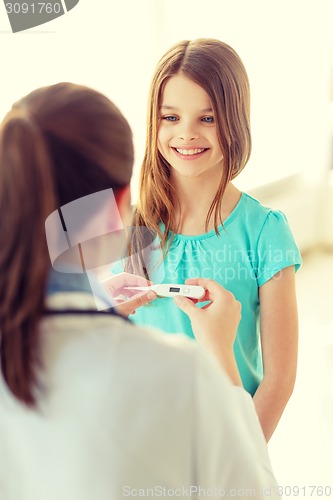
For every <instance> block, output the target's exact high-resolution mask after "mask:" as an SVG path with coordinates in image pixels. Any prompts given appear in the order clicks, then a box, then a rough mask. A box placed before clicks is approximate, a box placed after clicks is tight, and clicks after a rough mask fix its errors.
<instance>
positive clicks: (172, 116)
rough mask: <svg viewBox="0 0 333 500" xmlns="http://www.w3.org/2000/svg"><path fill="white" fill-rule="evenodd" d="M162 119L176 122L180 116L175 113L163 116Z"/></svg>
mask: <svg viewBox="0 0 333 500" xmlns="http://www.w3.org/2000/svg"><path fill="white" fill-rule="evenodd" d="M162 120H166V121H167V122H176V121H177V120H178V118H177V116H174V115H167V116H162Z"/></svg>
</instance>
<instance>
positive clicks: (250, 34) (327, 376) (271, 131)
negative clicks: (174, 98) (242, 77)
mask: <svg viewBox="0 0 333 500" xmlns="http://www.w3.org/2000/svg"><path fill="white" fill-rule="evenodd" d="M199 37H213V38H219V39H221V40H223V41H224V42H226V43H228V44H229V45H231V46H232V47H233V48H234V49H235V50H236V51H237V52H238V54H239V55H240V57H241V59H242V60H243V62H244V64H245V67H246V69H247V71H248V75H249V79H250V84H251V95H252V101H251V102H252V111H251V117H252V136H253V153H252V156H251V160H250V162H249V163H248V165H247V167H246V168H245V170H244V172H243V173H242V174H241V175H240V176H239V178H237V180H236V181H235V184H236V185H237V187H239V188H240V189H242V190H244V191H247V192H249V193H250V194H251V195H253V196H254V197H256V198H258V199H259V200H260V201H261V202H262V203H263V204H264V205H267V206H270V207H272V208H278V209H280V210H283V211H284V212H285V213H286V215H287V217H288V220H289V222H290V225H291V227H292V230H293V232H294V235H295V238H296V241H297V243H298V245H299V248H300V250H301V252H302V255H303V259H304V265H303V267H302V268H301V270H300V271H299V273H298V275H297V287H298V301H299V314H300V354H299V372H298V380H297V383H296V388H295V392H294V395H293V397H292V399H291V401H290V402H289V404H288V407H287V409H286V411H285V413H284V415H283V417H282V420H281V423H280V425H279V427H278V429H277V431H276V432H275V434H274V436H273V438H272V440H271V442H270V444H269V449H270V453H271V458H272V463H273V467H274V470H275V473H276V476H277V478H278V482H279V484H281V485H282V486H283V487H286V488H287V489H286V490H285V491H284V492H285V495H286V496H290V495H288V491H289V490H288V487H297V486H298V487H299V488H302V487H308V486H324V487H325V486H326V485H330V486H331V488H332V490H331V493H330V495H332V496H333V465H331V464H333V457H332V451H331V449H333V433H332V431H331V427H332V428H333V423H331V422H333V418H332V417H333V415H332V412H333V401H332V399H333V398H332V395H333V389H332V388H331V380H332V379H333V368H332V367H333V351H332V347H331V346H332V345H333V316H332V306H331V301H332V297H333V293H332V291H333V287H332V282H333V2H332V1H331V0H318V1H317V2H313V0H288V1H287V0H280V1H279V2H276V1H275V2H273V1H272V0H228V1H226V0H206V1H205V2H202V0H182V1H181V2H180V1H179V0H177V1H176V0H140V2H138V1H136V0H128V1H127V2H110V1H109V0H94V1H93V2H92V1H89V0H80V2H79V4H78V5H77V7H75V9H73V10H72V11H70V12H69V13H68V14H66V15H64V16H62V17H60V18H58V19H56V20H54V21H52V22H50V23H48V24H46V25H43V26H40V27H38V28H35V29H33V30H29V31H26V32H21V33H16V34H12V33H11V31H10V25H9V21H8V19H7V17H6V12H5V9H4V7H1V6H0V54H1V80H0V81H1V93H0V116H1V118H2V117H3V116H4V114H5V113H6V111H7V110H8V108H9V106H10V104H11V103H12V102H13V101H15V100H16V99H17V98H20V97H21V96H22V95H24V94H25V93H27V92H29V91H30V90H32V89H34V88H36V87H39V86H42V85H48V84H53V83H56V82H59V81H72V82H75V83H82V84H85V85H89V86H92V87H94V88H96V89H97V90H100V91H102V92H104V93H105V94H106V95H108V96H109V97H110V98H111V99H112V100H113V101H114V102H115V103H116V104H117V105H118V106H119V107H120V109H121V110H122V111H123V113H124V114H125V116H126V117H127V119H128V120H129V123H130V125H131V127H132V130H133V135H134V142H135V150H136V161H135V174H134V178H133V183H132V196H133V203H135V201H136V199H137V181H138V171H139V168H140V162H141V159H142V155H143V149H144V143H145V126H146V105H147V94H148V87H149V83H150V79H151V76H152V73H153V70H154V67H155V65H156V63H157V61H158V59H159V58H160V57H161V55H162V54H163V53H164V52H165V51H166V50H167V49H168V48H169V47H170V46H171V45H172V44H174V43H175V42H177V41H179V40H182V39H194V38H199ZM330 412H331V413H330ZM295 491H297V490H294V495H293V496H300V497H302V496H303V498H304V497H305V498H307V497H308V498H310V490H309V491H308V490H299V493H298V494H297V495H295ZM318 491H319V493H318ZM320 491H321V490H314V491H313V492H312V495H311V498H316V497H318V498H319V497H322V496H329V495H328V494H327V493H328V492H329V490H326V494H323V495H321V493H320ZM307 495H308V496H307Z"/></svg>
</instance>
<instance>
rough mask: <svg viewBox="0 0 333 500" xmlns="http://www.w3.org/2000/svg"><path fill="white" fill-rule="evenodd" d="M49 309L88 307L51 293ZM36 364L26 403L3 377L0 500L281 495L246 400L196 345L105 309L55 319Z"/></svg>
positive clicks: (83, 298) (85, 301)
mask: <svg viewBox="0 0 333 500" xmlns="http://www.w3.org/2000/svg"><path fill="white" fill-rule="evenodd" d="M49 306H50V307H52V308H62V307H66V308H68V307H75V308H82V309H85V308H91V307H94V302H93V299H91V297H90V296H89V295H88V294H84V293H58V294H55V295H54V296H52V297H51V298H50V300H49ZM148 307H149V306H148ZM41 360H42V368H41V371H40V376H39V379H40V381H41V383H42V388H43V389H42V393H40V394H39V396H38V398H39V403H38V407H37V408H36V409H35V410H29V409H27V408H26V407H25V406H24V405H22V404H20V403H19V402H17V401H16V400H15V399H14V398H13V397H12V396H11V394H10V393H9V392H8V390H7V388H6V386H5V385H4V383H3V382H0V499H1V500H111V499H112V500H117V499H121V498H126V497H128V498H135V497H140V498H141V497H149V498H159V497H168V496H169V497H177V496H178V497H182V498H186V497H189V498H204V497H205V496H206V497H209V498H221V497H222V496H223V492H224V493H225V496H226V495H227V494H228V496H229V497H230V496H232V497H233V498H244V497H245V496H246V495H245V493H244V494H242V493H241V491H237V490H244V491H245V490H246V489H247V490H251V489H255V492H256V496H255V498H260V499H264V498H265V499H267V496H269V498H278V496H277V495H276V492H275V487H276V483H275V479H274V477H273V474H272V470H271V465H270V461H269V458H268V454H267V448H266V444H265V441H264V438H263V435H262V432H261V429H260V425H259V422H258V418H257V416H256V413H255V409H254V405H253V402H252V399H251V397H250V396H249V395H248V394H247V393H246V392H245V391H244V390H243V389H241V388H236V387H234V386H232V384H231V383H230V382H229V379H228V378H227V377H226V376H225V375H224V373H223V372H222V371H221V369H220V368H219V367H218V365H217V363H216V362H215V361H214V360H213V359H211V358H209V357H208V356H207V355H206V354H204V353H203V352H202V351H201V348H200V347H199V346H198V345H197V344H196V343H195V342H194V341H191V340H190V339H188V338H186V337H185V336H180V335H179V336H178V335H175V336H171V335H162V334H161V333H159V332H156V331H154V330H152V329H147V328H139V327H137V326H135V325H132V324H131V323H129V322H126V321H125V320H123V319H122V318H119V317H115V316H110V315H107V316H101V315H99V316H87V315H80V316H77V315H74V316H69V317H68V316H52V317H48V318H46V319H44V320H43V321H42V324H41ZM263 488H264V489H265V490H266V493H263V491H262V489H263ZM269 489H270V492H271V494H270V495H268V494H267V492H268V491H269ZM247 496H250V494H249V493H248V494H247ZM251 496H252V497H253V492H252V495H251Z"/></svg>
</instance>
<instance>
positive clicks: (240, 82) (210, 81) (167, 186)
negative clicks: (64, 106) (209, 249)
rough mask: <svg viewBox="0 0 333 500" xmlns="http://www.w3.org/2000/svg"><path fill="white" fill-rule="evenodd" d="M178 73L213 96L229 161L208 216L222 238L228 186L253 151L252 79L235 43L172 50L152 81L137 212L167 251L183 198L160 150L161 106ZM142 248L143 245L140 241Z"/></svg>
mask: <svg viewBox="0 0 333 500" xmlns="http://www.w3.org/2000/svg"><path fill="white" fill-rule="evenodd" d="M178 73H182V74H183V75H185V76H186V77H188V78H189V79H191V80H192V81H194V82H195V83H197V84H198V85H200V87H202V88H203V89H204V90H205V91H206V92H207V94H208V96H209V98H210V100H211V103H212V107H213V111H214V116H215V120H216V124H217V134H218V139H219V143H220V146H221V149H222V154H223V158H224V164H223V172H222V178H221V182H220V185H219V186H218V189H217V192H216V195H215V198H214V199H213V201H212V204H211V206H210V209H209V211H208V214H207V218H206V229H207V226H208V224H209V220H210V218H211V216H212V215H214V227H215V231H216V233H217V234H218V225H219V224H220V223H222V220H221V204H222V199H223V194H224V191H225V189H226V186H227V184H228V182H229V181H230V180H231V179H233V178H235V177H236V176H237V175H238V174H239V173H240V172H241V171H242V170H243V168H244V167H245V165H246V163H247V161H248V159H249V157H250V153H251V135H250V89H249V81H248V77H247V73H246V70H245V68H244V65H243V63H242V61H241V59H240V58H239V56H238V55H237V53H236V52H235V51H234V50H233V49H232V48H231V47H229V45H227V44H225V43H223V42H221V41H219V40H215V39H208V38H202V39H198V40H194V41H189V40H185V41H182V42H179V43H177V44H176V45H174V46H173V47H171V48H170V50H168V51H167V52H166V54H165V55H164V56H163V57H162V58H161V59H160V61H159V63H158V65H157V68H156V70H155V74H154V76H153V79H152V83H151V88H150V94H149V98H148V103H149V104H148V123H147V139H146V150H145V155H144V159H143V164H142V168H141V173H140V181H139V201H138V206H137V208H136V211H135V214H134V224H135V225H137V226H140V227H142V226H146V227H147V228H148V229H150V230H152V231H155V232H157V233H158V235H159V237H160V238H161V246H162V248H163V249H164V250H166V247H167V240H168V233H169V230H170V229H173V230H174V229H175V222H176V221H175V210H174V207H175V205H176V204H177V199H176V195H175V192H174V190H173V188H172V185H171V183H170V165H169V164H168V162H167V161H166V160H165V159H164V158H163V156H162V155H161V154H160V152H159V151H158V147H157V136H158V129H159V123H160V111H159V108H160V105H161V98H162V93H163V89H164V87H165V84H166V82H167V81H168V80H169V78H171V77H172V76H174V75H176V74H178ZM160 222H163V223H164V225H165V230H164V231H163V233H162V232H161V231H160V228H159V223H160ZM169 243H170V244H171V241H170V242H169ZM136 245H137V246H138V247H139V248H140V246H141V245H140V242H139V241H137V242H136ZM131 253H132V252H131ZM164 253H166V251H165V252H164ZM128 269H130V267H128Z"/></svg>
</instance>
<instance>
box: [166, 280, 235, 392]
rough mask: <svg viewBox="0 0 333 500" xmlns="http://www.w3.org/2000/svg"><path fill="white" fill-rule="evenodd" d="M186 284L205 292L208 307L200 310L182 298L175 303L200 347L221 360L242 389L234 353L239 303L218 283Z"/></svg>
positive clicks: (194, 282) (201, 281)
mask: <svg viewBox="0 0 333 500" xmlns="http://www.w3.org/2000/svg"><path fill="white" fill-rule="evenodd" d="M185 283H186V284H187V285H200V286H202V287H204V288H206V294H205V296H204V297H203V298H202V299H201V302H202V301H209V304H207V305H205V306H203V307H202V308H200V307H198V306H196V305H195V303H194V302H193V301H192V300H190V299H188V298H186V297H181V296H177V297H175V298H174V301H175V303H176V304H177V306H178V307H179V308H180V309H181V310H182V311H183V312H184V313H186V314H187V315H188V316H189V318H190V320H191V324H192V330H193V333H194V335H195V337H196V339H197V341H198V342H199V343H200V344H201V346H202V347H203V348H204V349H206V350H207V351H209V352H211V353H212V354H213V355H214V356H215V357H216V358H217V359H218V361H219V362H220V363H221V364H222V365H223V367H224V369H225V370H226V371H227V373H228V374H229V376H230V378H231V379H232V380H233V382H234V383H235V384H236V385H242V383H241V379H240V375H239V372H238V368H237V365H236V360H235V356H234V352H233V344H234V341H235V338H236V332H237V328H238V325H239V322H240V319H241V308H242V306H241V304H240V302H238V301H237V300H236V299H235V297H234V295H233V294H232V293H231V292H229V291H227V290H225V289H224V288H223V287H222V286H221V285H219V284H218V283H216V281H213V280H209V279H204V278H193V279H188V280H186V282H185Z"/></svg>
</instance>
